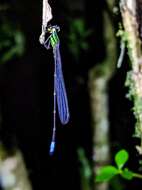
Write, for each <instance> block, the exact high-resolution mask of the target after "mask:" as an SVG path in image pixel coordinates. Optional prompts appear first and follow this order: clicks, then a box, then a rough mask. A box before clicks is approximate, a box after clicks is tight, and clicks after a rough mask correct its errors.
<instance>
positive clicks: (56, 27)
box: [47, 25, 60, 34]
mask: <svg viewBox="0 0 142 190" xmlns="http://www.w3.org/2000/svg"><path fill="white" fill-rule="evenodd" d="M59 31H60V27H59V26H57V25H54V26H51V25H49V26H48V28H47V32H49V33H50V34H52V33H53V32H59Z"/></svg>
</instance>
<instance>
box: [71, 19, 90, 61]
mask: <svg viewBox="0 0 142 190" xmlns="http://www.w3.org/2000/svg"><path fill="white" fill-rule="evenodd" d="M91 33H92V31H91V30H89V29H86V26H85V21H84V19H83V18H78V19H74V20H72V19H71V20H70V22H69V34H68V48H69V50H70V52H71V54H72V55H73V56H74V58H75V60H76V61H78V59H79V57H80V55H81V52H82V51H86V50H88V49H89V43H88V39H87V38H88V37H89V36H90V34H91Z"/></svg>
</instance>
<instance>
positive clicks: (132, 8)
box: [120, 0, 142, 154]
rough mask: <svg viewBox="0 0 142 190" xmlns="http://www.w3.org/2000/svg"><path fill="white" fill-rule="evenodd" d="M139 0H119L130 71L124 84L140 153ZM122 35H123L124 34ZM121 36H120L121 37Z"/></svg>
mask: <svg viewBox="0 0 142 190" xmlns="http://www.w3.org/2000/svg"><path fill="white" fill-rule="evenodd" d="M140 5H141V4H140V1H139V0H136V1H134V0H121V1H120V9H121V14H122V20H123V26H124V33H123V34H124V35H125V41H126V43H127V48H128V55H129V58H130V62H131V68H132V69H131V71H130V72H129V73H128V77H127V81H126V85H127V86H129V93H128V95H129V97H130V98H131V99H132V100H133V102H134V108H133V112H134V115H135V118H136V126H135V129H136V130H135V131H136V133H135V135H136V136H137V137H138V138H140V140H141V144H140V145H139V146H136V148H137V150H138V152H139V154H142V66H141V65H142V64H141V63H142V49H141V41H140V34H139V24H140V23H138V20H137V15H138V12H137V11H138V9H137V8H139V6H140ZM124 35H123V36H124ZM123 36H122V37H123Z"/></svg>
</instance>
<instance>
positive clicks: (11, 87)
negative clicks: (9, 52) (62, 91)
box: [0, 0, 140, 190]
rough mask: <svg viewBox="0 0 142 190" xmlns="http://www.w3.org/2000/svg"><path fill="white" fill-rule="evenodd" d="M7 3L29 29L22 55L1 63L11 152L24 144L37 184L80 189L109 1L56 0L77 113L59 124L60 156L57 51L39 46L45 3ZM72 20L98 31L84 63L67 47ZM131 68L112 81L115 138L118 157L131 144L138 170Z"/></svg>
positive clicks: (4, 134)
mask: <svg viewBox="0 0 142 190" xmlns="http://www.w3.org/2000/svg"><path fill="white" fill-rule="evenodd" d="M3 2H6V1H3ZM49 2H50V1H49ZM6 3H9V4H10V6H11V7H13V9H10V11H8V13H7V15H8V16H9V18H10V19H11V20H12V22H13V24H15V23H19V26H20V28H21V30H22V31H23V32H24V34H25V38H26V48H25V49H26V51H25V53H24V56H23V57H22V58H21V59H18V58H15V59H12V61H10V62H8V63H6V64H4V65H0V101H1V114H2V128H1V133H0V136H1V140H2V141H3V142H4V144H5V146H6V147H7V148H8V149H9V150H11V149H13V147H14V146H15V145H16V146H17V145H18V147H19V148H20V149H21V151H22V152H23V155H24V159H25V161H26V164H27V167H28V171H29V174H30V178H31V180H32V183H33V187H34V190H42V189H49V190H54V189H57V188H58V189H62V190H65V189H66V190H81V187H80V174H79V168H80V163H79V159H78V155H77V149H78V148H79V147H83V149H84V150H85V152H86V155H87V158H88V159H89V160H90V161H91V154H92V129H91V116H90V112H91V111H90V102H89V94H88V71H89V70H90V69H91V68H93V66H94V65H95V64H98V62H101V61H102V60H103V59H104V58H105V53H106V52H105V45H106V44H104V41H103V39H104V36H103V18H102V13H103V10H104V9H106V4H105V1H104V0H96V1H95V4H94V2H93V1H90V0H84V1H83V0H80V1H79V0H78V1H75V0H73V1H69V0H64V1H63V0H58V1H55V0H54V1H52V2H50V4H51V6H52V8H53V15H54V19H53V21H52V22H53V23H54V24H58V25H60V27H61V32H60V39H61V54H62V60H63V69H64V77H65V83H66V87H67V93H68V99H69V106H70V114H71V119H70V122H69V124H67V125H66V126H62V125H61V124H60V122H58V124H57V136H56V140H57V142H56V150H55V154H54V155H53V157H50V156H49V145H50V140H51V130H52V126H53V121H52V119H53V117H52V112H53V57H52V51H47V50H46V49H44V47H42V46H41V45H40V44H39V35H40V32H41V20H42V12H41V10H42V3H41V2H40V1H39V0H30V1H26V0H25V1H24V0H21V1H17V0H13V1H12V0H11V1H9V2H6ZM118 17H119V16H118ZM69 18H71V19H76V18H83V19H84V20H85V22H86V26H87V28H90V29H92V31H93V32H92V34H91V35H90V37H89V38H88V42H89V44H90V47H89V51H87V52H83V51H82V52H81V54H80V57H79V61H78V62H77V61H76V60H75V59H74V57H73V56H72V55H71V53H70V51H69V49H68V46H67V43H68V41H67V35H68V31H69V24H70V22H69ZM117 19H118V20H119V19H120V17H119V18H117ZM117 19H116V21H118V20H117ZM116 26H117V23H116ZM125 59H127V56H126V58H125ZM128 70H129V66H128V63H127V62H126V61H125V62H124V63H123V65H122V67H121V69H119V70H117V71H116V73H115V75H114V77H113V79H112V80H111V81H110V83H109V117H110V132H111V135H110V139H111V149H112V155H113V154H114V152H116V151H117V150H118V149H120V148H126V149H127V150H129V152H130V155H131V157H130V163H129V165H130V167H131V168H132V169H134V170H136V169H138V161H137V160H138V156H137V153H136V151H135V150H134V145H135V143H136V142H135V139H133V138H132V134H133V133H134V118H133V114H132V112H131V108H132V103H130V101H129V100H128V99H126V97H125V95H126V92H127V90H128V89H126V88H125V87H124V83H125V78H126V71H128ZM123 183H124V182H123ZM125 186H126V189H129V190H133V189H134V188H135V189H137V190H138V189H140V184H138V183H136V182H135V181H134V182H129V183H127V182H125ZM92 189H93V187H92Z"/></svg>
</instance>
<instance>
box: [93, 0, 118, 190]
mask: <svg viewBox="0 0 142 190" xmlns="http://www.w3.org/2000/svg"><path fill="white" fill-rule="evenodd" d="M106 3H107V7H108V9H109V13H108V11H106V10H105V11H104V29H105V30H104V37H105V45H106V57H105V60H104V61H103V62H102V63H99V65H97V66H95V67H94V68H93V69H92V70H91V71H90V73H89V91H90V99H91V109H92V128H93V161H94V173H95V174H96V173H97V171H98V170H99V168H100V167H102V166H104V165H107V164H108V163H109V161H110V145H109V118H108V113H109V108H108V82H109V80H110V79H111V77H112V76H113V74H114V71H115V66H116V38H115V30H114V28H115V27H114V24H113V22H112V17H113V12H112V9H113V6H114V1H113V0H108V1H107V2H106ZM110 13H111V15H110ZM110 16H111V17H110ZM107 188H108V183H101V184H95V186H94V189H95V190H106V189H107Z"/></svg>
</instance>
